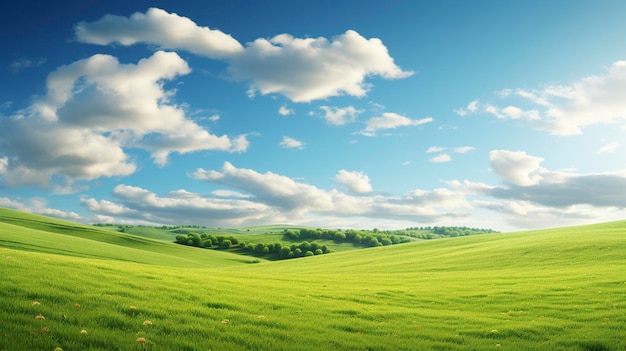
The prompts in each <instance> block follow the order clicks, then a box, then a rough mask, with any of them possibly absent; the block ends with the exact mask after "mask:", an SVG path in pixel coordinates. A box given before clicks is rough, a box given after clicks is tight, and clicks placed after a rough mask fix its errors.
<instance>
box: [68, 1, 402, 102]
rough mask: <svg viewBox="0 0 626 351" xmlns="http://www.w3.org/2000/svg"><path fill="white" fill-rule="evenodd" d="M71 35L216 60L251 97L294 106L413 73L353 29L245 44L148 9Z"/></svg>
mask: <svg viewBox="0 0 626 351" xmlns="http://www.w3.org/2000/svg"><path fill="white" fill-rule="evenodd" d="M74 32H75V36H76V39H77V40H78V41H80V42H83V43H91V44H98V45H109V44H120V45H123V46H129V45H133V44H136V43H140V42H143V43H149V44H152V45H155V46H156V47H157V48H160V49H172V50H185V51H189V52H192V53H195V54H198V55H204V56H207V57H209V58H213V59H220V60H223V61H225V62H226V63H227V64H228V71H229V72H230V75H231V76H232V78H234V79H237V80H242V81H249V82H250V86H249V89H248V95H249V96H254V95H255V94H256V93H257V92H258V93H260V94H262V95H266V94H272V93H276V94H281V95H284V96H286V97H288V98H289V99H291V100H292V101H294V102H309V101H312V100H319V99H325V98H328V97H331V96H338V95H350V96H357V97H362V96H365V94H366V93H367V92H368V91H369V90H370V88H371V84H370V83H367V82H366V81H365V80H366V78H368V77H381V78H383V79H400V78H405V77H408V76H410V75H412V74H413V72H410V71H403V70H402V69H401V68H400V67H398V66H397V65H396V64H395V63H394V60H393V58H392V57H391V56H390V55H389V52H388V50H387V47H386V46H385V45H384V44H383V42H382V41H381V40H380V39H378V38H370V39H367V38H364V37H363V36H361V35H360V34H359V33H357V32H356V31H354V30H348V31H346V32H345V33H343V34H341V35H338V36H336V37H334V38H332V39H330V40H329V39H327V38H323V37H318V38H295V37H293V36H291V35H289V34H280V35H276V36H274V37H273V38H271V39H266V38H258V39H256V40H254V41H253V42H250V43H247V44H246V45H245V46H243V45H241V44H240V43H239V42H238V41H237V40H236V39H234V38H233V37H231V36H230V35H229V34H225V33H223V32H221V31H219V30H215V29H210V28H208V27H201V26H198V25H197V24H196V23H194V22H193V21H192V20H190V19H189V18H187V17H182V16H179V15H177V14H175V13H168V12H167V11H164V10H161V9H158V8H150V9H148V10H147V11H146V13H140V12H137V13H134V14H133V15H131V16H130V17H123V16H115V15H106V16H104V17H102V18H101V19H99V20H97V21H94V22H80V23H78V24H76V26H75V27H74Z"/></svg>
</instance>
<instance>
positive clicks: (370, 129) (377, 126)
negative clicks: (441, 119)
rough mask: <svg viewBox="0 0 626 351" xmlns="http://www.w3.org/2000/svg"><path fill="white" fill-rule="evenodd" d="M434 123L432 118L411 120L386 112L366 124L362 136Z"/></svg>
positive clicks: (361, 132)
mask: <svg viewBox="0 0 626 351" xmlns="http://www.w3.org/2000/svg"><path fill="white" fill-rule="evenodd" d="M432 121H434V119H433V118H432V117H427V118H423V119H410V118H408V117H405V116H402V115H399V114H397V113H393V112H385V113H383V115H382V116H380V117H372V118H370V119H369V120H367V122H366V127H365V129H363V130H362V131H360V134H363V135H366V136H374V135H376V132H377V131H379V130H385V129H395V128H398V127H411V126H419V125H422V124H426V123H430V122H432Z"/></svg>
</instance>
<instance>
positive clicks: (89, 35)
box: [74, 8, 243, 58]
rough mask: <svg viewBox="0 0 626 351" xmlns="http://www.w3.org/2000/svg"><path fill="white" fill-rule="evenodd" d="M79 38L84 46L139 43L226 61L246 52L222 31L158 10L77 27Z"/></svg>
mask: <svg viewBox="0 0 626 351" xmlns="http://www.w3.org/2000/svg"><path fill="white" fill-rule="evenodd" d="M74 33H75V35H76V39H77V40H78V41H80V42H83V43H89V44H97V45H109V44H114V43H116V44H120V45H123V46H130V45H134V44H137V43H148V44H152V45H156V46H157V47H159V48H161V49H175V50H176V49H180V50H185V51H189V52H192V53H194V54H198V55H203V56H207V57H210V58H224V57H229V56H232V55H236V54H238V53H241V52H242V51H243V46H242V45H241V44H240V43H239V42H238V41H237V40H235V39H234V38H233V37H231V36H230V35H229V34H225V33H223V32H222V31H219V30H215V29H210V28H208V27H200V26H198V25H197V24H196V23H195V22H193V21H192V20H190V19H189V18H187V17H182V16H179V15H177V14H175V13H168V12H167V11H164V10H161V9H158V8H149V9H148V10H147V11H146V13H145V14H144V13H140V12H136V13H134V14H133V15H131V16H130V17H124V16H114V15H105V16H104V17H102V18H101V19H99V20H97V21H94V22H80V23H78V24H76V26H75V27H74Z"/></svg>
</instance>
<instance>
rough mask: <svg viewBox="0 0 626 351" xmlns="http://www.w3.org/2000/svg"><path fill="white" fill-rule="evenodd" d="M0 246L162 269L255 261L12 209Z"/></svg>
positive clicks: (5, 215)
mask: <svg viewBox="0 0 626 351" xmlns="http://www.w3.org/2000/svg"><path fill="white" fill-rule="evenodd" d="M0 246H3V247H8V248H15V249H20V250H28V251H37V252H44V253H56V254H62V255H69V256H77V257H89V258H101V259H113V260H120V261H128V262H137V263H147V264H155V265H163V266H180V267H221V266H230V265H233V264H235V265H237V264H241V263H249V262H251V261H252V260H251V259H248V258H245V257H242V256H239V255H235V254H231V253H226V252H217V251H206V250H197V249H194V248H190V247H184V246H180V245H173V244H171V243H167V242H162V241H160V240H154V239H150V238H144V237H140V236H136V235H131V234H127V233H119V232H115V231H111V230H106V229H102V228H98V227H93V226H88V225H82V224H77V223H72V222H68V221H63V220H58V219H54V218H49V217H44V216H39V215H34V214H29V213H23V212H19V211H14V210H9V209H0Z"/></svg>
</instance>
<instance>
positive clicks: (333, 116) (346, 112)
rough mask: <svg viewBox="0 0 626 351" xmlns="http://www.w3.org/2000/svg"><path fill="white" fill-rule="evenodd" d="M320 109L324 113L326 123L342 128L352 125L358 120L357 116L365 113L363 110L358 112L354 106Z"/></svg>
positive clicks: (321, 107)
mask: <svg viewBox="0 0 626 351" xmlns="http://www.w3.org/2000/svg"><path fill="white" fill-rule="evenodd" d="M320 109H322V110H323V111H324V119H325V120H326V122H328V124H331V125H334V126H342V125H345V124H348V123H352V122H354V121H355V120H356V116H357V115H358V114H360V113H362V112H363V110H357V109H356V108H354V107H353V106H348V107H334V106H320Z"/></svg>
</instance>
